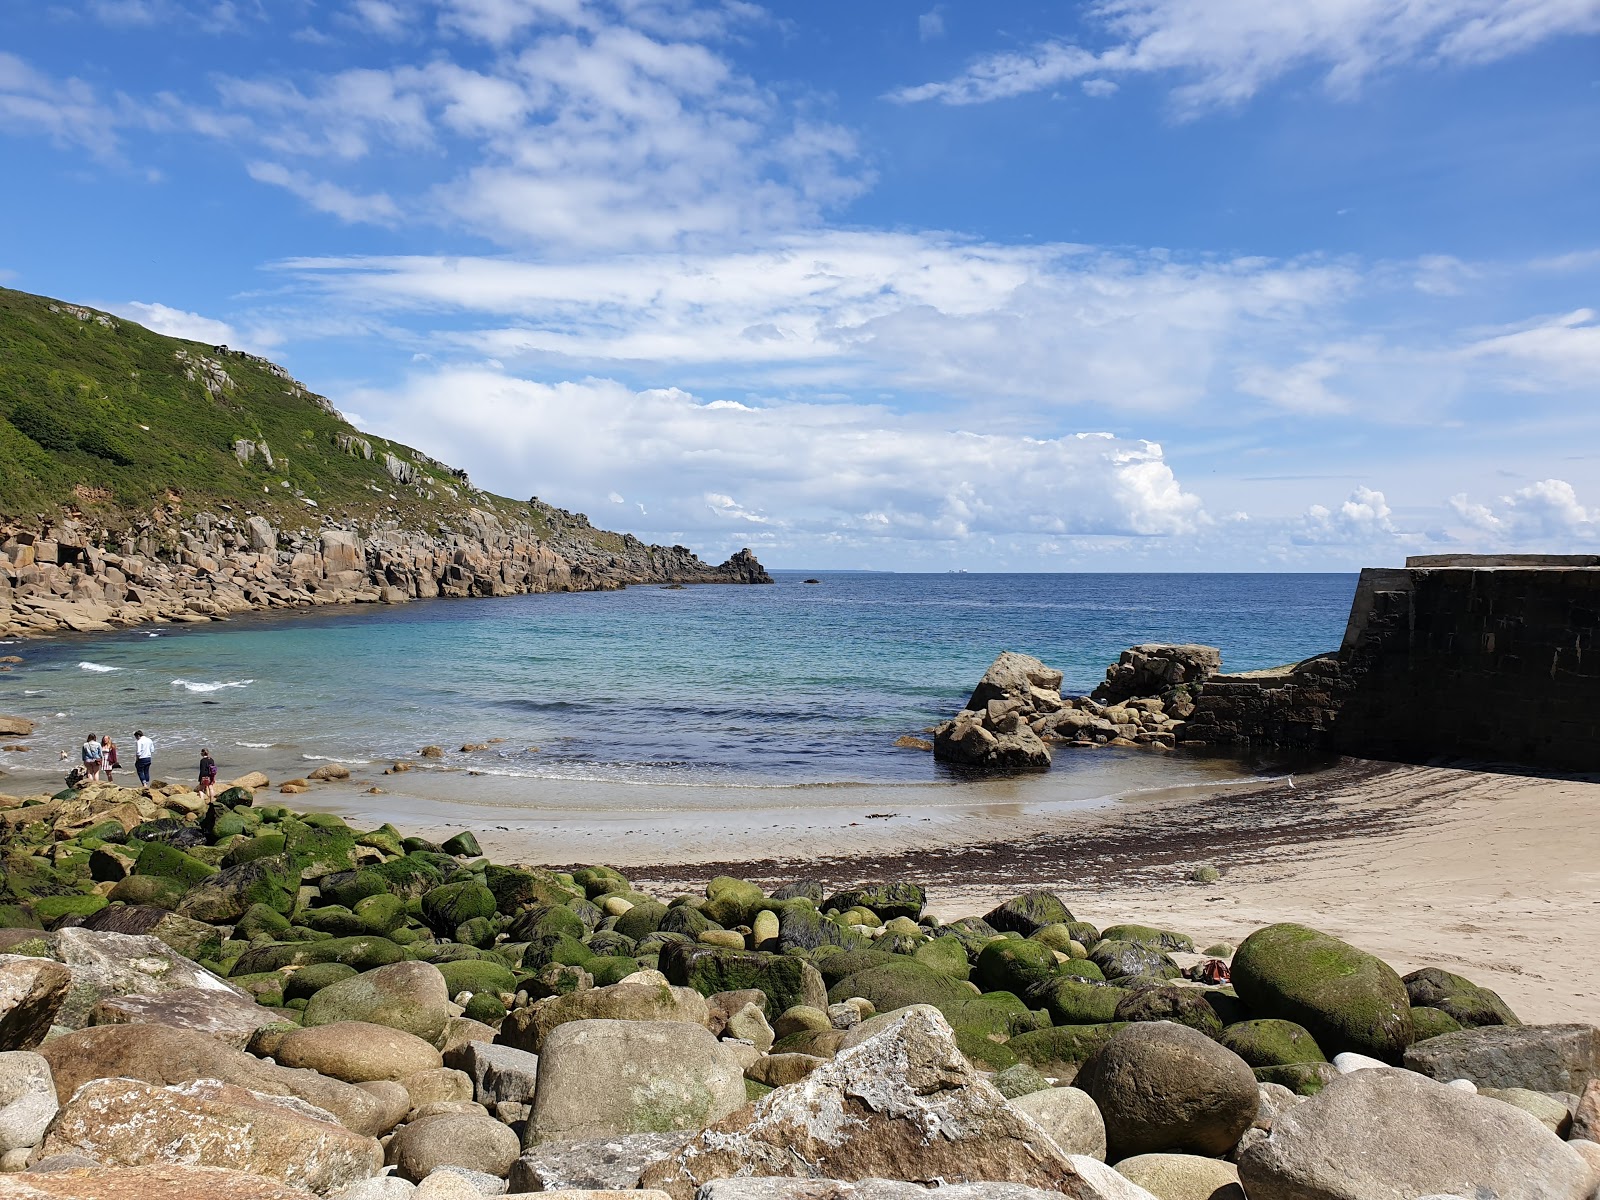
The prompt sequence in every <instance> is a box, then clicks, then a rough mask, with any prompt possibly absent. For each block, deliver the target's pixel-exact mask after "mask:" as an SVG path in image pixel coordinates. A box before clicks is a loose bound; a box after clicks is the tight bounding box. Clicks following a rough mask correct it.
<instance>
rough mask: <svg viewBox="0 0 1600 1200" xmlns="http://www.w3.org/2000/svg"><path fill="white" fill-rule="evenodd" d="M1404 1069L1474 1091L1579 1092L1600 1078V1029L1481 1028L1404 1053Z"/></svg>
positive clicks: (1560, 1027) (1591, 1027)
mask: <svg viewBox="0 0 1600 1200" xmlns="http://www.w3.org/2000/svg"><path fill="white" fill-rule="evenodd" d="M1405 1064H1406V1067H1407V1068H1409V1069H1410V1070H1413V1071H1418V1072H1420V1073H1422V1074H1423V1075H1427V1076H1429V1077H1430V1078H1432V1079H1438V1080H1440V1081H1443V1082H1448V1081H1449V1080H1452V1079H1470V1080H1471V1081H1472V1082H1473V1083H1475V1084H1477V1085H1478V1086H1479V1087H1494V1088H1528V1089H1529V1090H1531V1091H1535V1092H1582V1091H1583V1089H1584V1088H1585V1087H1587V1086H1588V1084H1589V1081H1590V1080H1592V1079H1595V1078H1600V1028H1596V1027H1595V1026H1593V1025H1520V1026H1508V1025H1485V1026H1482V1027H1480V1028H1477V1029H1463V1030H1461V1031H1460V1032H1459V1033H1446V1034H1441V1035H1440V1036H1439V1037H1435V1038H1429V1039H1428V1040H1427V1041H1425V1042H1419V1043H1417V1044H1416V1045H1415V1046H1412V1047H1411V1048H1410V1049H1409V1050H1407V1051H1406V1056H1405Z"/></svg>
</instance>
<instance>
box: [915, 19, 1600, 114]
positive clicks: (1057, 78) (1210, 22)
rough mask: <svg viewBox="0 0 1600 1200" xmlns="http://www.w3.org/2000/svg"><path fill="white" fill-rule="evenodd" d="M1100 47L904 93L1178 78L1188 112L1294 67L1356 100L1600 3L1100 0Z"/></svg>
mask: <svg viewBox="0 0 1600 1200" xmlns="http://www.w3.org/2000/svg"><path fill="white" fill-rule="evenodd" d="M1087 8H1088V19H1089V23H1090V25H1091V26H1092V27H1094V28H1095V29H1096V30H1098V31H1099V32H1100V33H1101V34H1102V39H1101V44H1100V45H1099V46H1098V47H1090V46H1085V45H1081V44H1079V43H1077V42H1074V41H1069V40H1066V39H1061V38H1057V39H1050V40H1047V41H1044V42H1041V43H1039V44H1038V45H1035V46H1033V47H1031V48H1029V49H1026V50H1022V51H1012V52H1006V53H1001V54H993V55H989V56H986V57H983V58H980V59H978V60H976V61H975V62H973V63H971V64H970V65H969V66H968V67H967V68H966V70H964V71H963V72H961V74H959V75H957V76H956V77H955V78H953V79H949V80H945V81H940V82H933V83H925V84H921V85H919V86H915V87H907V88H903V89H901V90H899V91H897V92H895V93H893V95H894V98H895V99H898V100H901V101H905V102H915V101H924V100H936V101H940V102H942V103H945V104H981V103H985V102H988V101H993V100H1001V99H1005V98H1008V97H1013V96H1020V95H1024V94H1026V93H1029V92H1037V91H1042V90H1048V89H1050V88H1054V87H1056V86H1058V85H1060V84H1062V83H1068V82H1072V81H1075V80H1082V79H1089V78H1092V77H1097V76H1098V77H1106V76H1115V75H1119V74H1120V75H1175V76H1177V77H1179V78H1180V79H1181V80H1183V81H1184V82H1181V83H1179V84H1178V85H1177V86H1176V87H1175V89H1174V91H1173V99H1174V102H1175V103H1176V104H1177V106H1178V108H1179V110H1180V111H1181V112H1186V113H1194V112H1198V111H1201V110H1204V109H1208V108H1215V107H1220V106H1225V105H1233V104H1240V103H1242V102H1244V101H1246V100H1248V99H1250V98H1251V97H1252V96H1254V95H1255V94H1256V93H1257V92H1259V91H1260V90H1261V89H1262V88H1264V87H1266V86H1267V85H1268V84H1270V83H1272V82H1274V81H1275V80H1277V79H1279V78H1281V77H1282V76H1284V75H1287V74H1288V73H1290V72H1291V71H1296V70H1301V69H1310V70H1315V71H1319V72H1321V73H1322V75H1323V80H1324V83H1325V85H1326V87H1327V88H1328V90H1329V91H1331V92H1333V93H1335V94H1340V95H1348V94H1350V93H1351V92H1353V91H1355V90H1356V89H1357V88H1358V87H1359V85H1360V84H1361V82H1362V81H1363V80H1364V79H1366V78H1367V77H1368V76H1370V75H1372V74H1374V73H1377V72H1379V71H1384V70H1390V69H1393V68H1396V67H1400V66H1404V65H1423V66H1431V65H1437V64H1444V65H1461V64H1476V63H1485V62H1492V61H1494V60H1496V59H1500V58H1504V57H1506V56H1508V55H1512V54H1516V53H1518V52H1519V51H1522V50H1526V49H1528V48H1529V47H1531V46H1534V45H1537V44H1538V43H1540V42H1543V41H1547V40H1549V39H1551V38H1555V37H1561V36H1570V35H1584V34H1593V33H1597V32H1600V4H1597V3H1596V2H1595V0H1434V2H1431V3H1426V4H1393V3H1384V2H1382V0H1318V2H1317V3H1303V4H1277V3H1271V2H1270V0H1095V2H1094V3H1091V4H1090V5H1088V6H1087Z"/></svg>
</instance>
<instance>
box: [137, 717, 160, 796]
mask: <svg viewBox="0 0 1600 1200" xmlns="http://www.w3.org/2000/svg"><path fill="white" fill-rule="evenodd" d="M155 756H156V744H155V743H154V742H152V741H151V740H150V739H149V738H147V737H145V735H144V730H142V729H135V730H134V731H133V769H134V770H135V771H136V772H138V775H139V786H140V787H149V786H150V760H151V759H152V758H154V757H155Z"/></svg>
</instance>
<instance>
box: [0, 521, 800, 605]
mask: <svg viewBox="0 0 1600 1200" xmlns="http://www.w3.org/2000/svg"><path fill="white" fill-rule="evenodd" d="M771 582H772V578H771V576H769V575H768V574H767V572H766V571H765V569H764V568H763V567H762V566H761V564H760V563H759V562H757V561H756V558H755V556H754V555H753V554H751V552H750V551H749V550H740V551H739V552H738V553H737V554H735V555H734V556H733V557H732V558H730V559H728V561H727V562H725V563H723V564H722V565H721V566H718V567H713V566H710V565H708V564H706V563H704V562H701V561H700V559H699V558H697V557H696V556H695V555H694V553H693V552H692V551H691V550H689V549H688V548H687V547H684V546H650V545H646V544H645V543H644V542H641V541H640V540H639V539H637V538H635V537H632V536H631V535H622V536H620V537H618V536H617V535H610V534H607V535H604V539H602V538H601V537H599V536H598V535H597V531H595V530H593V529H592V528H590V527H589V525H588V523H587V522H581V523H580V522H578V521H577V520H576V519H574V520H572V521H570V522H567V523H558V524H557V525H556V527H555V529H554V530H553V531H550V532H549V534H548V536H545V537H541V536H539V534H538V533H536V532H535V531H534V530H533V528H532V527H531V526H527V525H519V524H515V523H511V522H508V521H504V520H502V519H501V518H500V517H498V516H496V515H495V514H494V513H492V512H489V511H486V510H483V509H471V510H468V512H467V514H466V516H465V519H464V520H463V521H462V522H461V523H460V525H459V527H458V528H453V529H448V530H445V529H441V530H438V531H436V532H431V533H425V532H419V531H415V530H408V529H403V528H399V527H383V526H381V525H380V526H378V527H375V528H368V529H366V530H360V529H355V528H348V529H347V528H333V527H327V528H323V529H321V530H320V531H319V532H317V533H316V534H307V533H300V532H296V533H288V534H283V533H280V532H279V531H278V530H275V529H274V528H273V527H272V526H271V525H270V524H269V523H268V522H267V521H266V520H265V519H263V518H262V517H259V516H252V517H249V518H246V519H243V520H241V519H238V518H236V517H235V516H234V515H232V514H230V513H225V512H224V513H220V514H208V513H200V514H197V515H196V516H194V517H192V518H189V519H187V520H185V521H182V522H179V521H176V520H172V521H165V522H163V521H156V520H151V521H149V522H146V523H144V525H143V527H142V528H135V529H132V530H129V531H127V532H125V533H122V534H120V535H113V534H110V533H108V532H107V531H106V530H104V529H96V528H94V527H93V526H91V525H90V524H89V523H88V522H86V521H82V520H74V519H70V518H64V519H62V520H60V521H58V522H57V523H56V524H53V525H50V526H48V527H45V528H42V529H33V530H30V529H23V528H19V527H15V526H13V527H12V528H10V529H3V528H0V636H9V637H16V636H31V635H38V634H49V633H54V632H57V631H59V630H62V629H73V630H77V631H80V632H88V631H97V630H105V629H109V628H112V627H115V626H126V625H137V624H142V623H145V622H150V621H182V622H195V621H208V620H213V619H216V618H219V617H226V616H227V615H229V614H230V613H239V612H247V611H250V610H252V609H269V608H299V607H306V606H311V605H326V604H363V603H383V604H400V603H404V602H405V601H407V600H413V599H426V598H429V597H433V596H452V597H466V596H510V595H517V594H521V593H526V592H574V591H597V590H606V589H612V588H619V587H626V586H627V585H628V584H637V583H680V584H681V583H771Z"/></svg>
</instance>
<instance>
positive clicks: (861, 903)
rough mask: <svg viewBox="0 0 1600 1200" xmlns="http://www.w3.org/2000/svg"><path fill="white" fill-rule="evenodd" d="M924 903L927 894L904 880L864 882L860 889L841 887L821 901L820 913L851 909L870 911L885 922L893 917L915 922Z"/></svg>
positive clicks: (920, 886)
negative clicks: (905, 918) (906, 918)
mask: <svg viewBox="0 0 1600 1200" xmlns="http://www.w3.org/2000/svg"><path fill="white" fill-rule="evenodd" d="M927 902H928V893H927V892H926V890H924V888H923V887H922V885H921V884H917V883H911V882H909V881H908V880H904V879H894V880H887V881H883V882H879V883H864V884H862V885H861V886H860V887H852V888H844V889H843V890H841V891H837V892H835V893H834V894H833V895H831V896H829V897H828V898H827V899H826V900H825V901H823V902H822V906H821V907H822V909H823V911H824V912H826V911H828V910H830V909H835V908H836V909H838V910H839V911H840V912H847V911H849V910H850V909H852V908H866V909H870V910H871V911H873V912H874V913H876V914H877V915H878V916H880V917H882V918H883V919H884V920H885V921H892V920H894V919H895V918H896V917H909V918H910V919H911V920H913V921H915V920H916V919H917V918H918V917H920V916H921V915H922V909H923V906H924V905H925V904H927Z"/></svg>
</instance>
